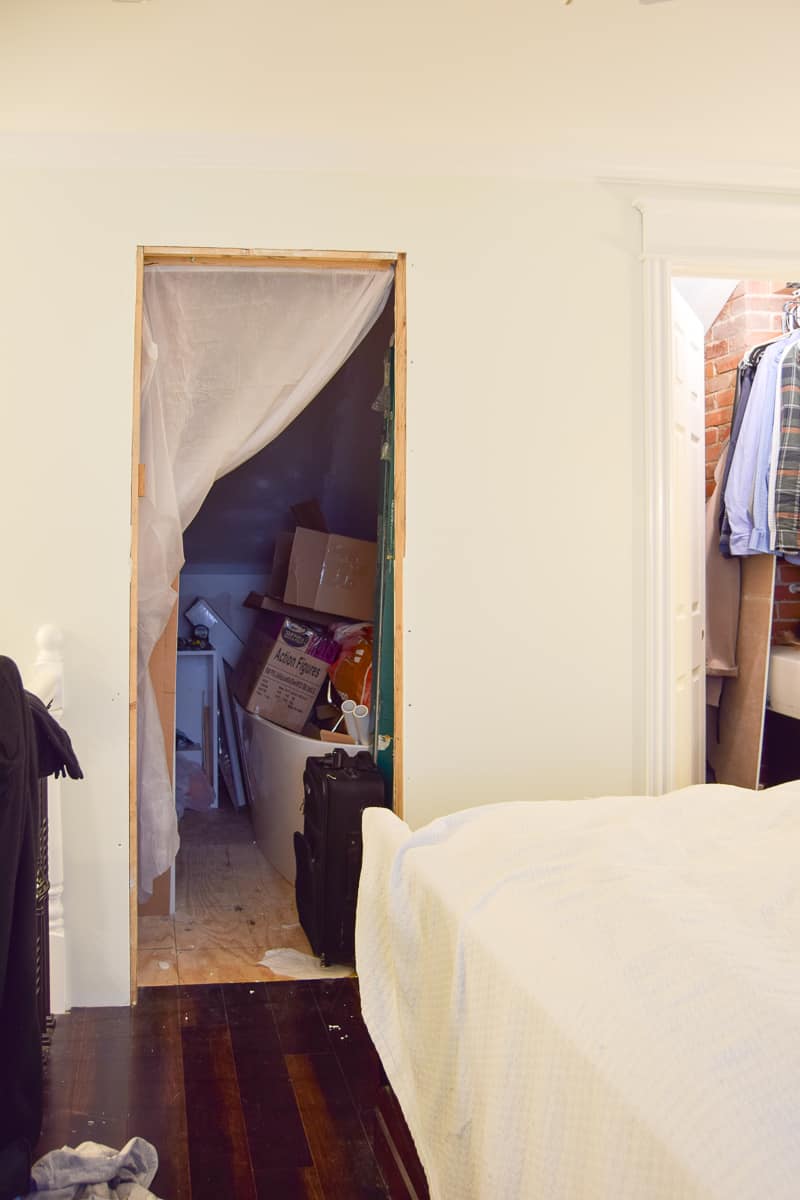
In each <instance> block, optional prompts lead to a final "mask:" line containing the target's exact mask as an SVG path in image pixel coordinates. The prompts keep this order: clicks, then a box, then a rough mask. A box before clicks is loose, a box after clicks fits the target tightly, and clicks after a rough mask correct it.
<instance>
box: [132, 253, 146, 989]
mask: <svg viewBox="0 0 800 1200" xmlns="http://www.w3.org/2000/svg"><path fill="white" fill-rule="evenodd" d="M143 303H144V252H143V250H142V247H141V246H139V247H138V248H137V250H136V298H135V307H134V320H133V435H132V445H131V585H130V587H131V611H130V659H129V663H128V737H129V739H130V741H129V746H128V838H129V842H128V846H129V851H128V888H129V897H128V901H129V913H130V915H129V922H130V951H131V956H130V994H131V1004H135V1003H136V963H137V959H138V951H139V919H138V911H137V909H138V906H137V902H136V901H137V890H138V877H139V838H138V826H137V807H136V783H137V780H136V738H137V697H138V687H137V651H138V634H137V628H138V622H137V617H138V612H139V585H138V568H139V467H140V463H139V441H140V434H141V407H140V405H141V390H142V305H143Z"/></svg>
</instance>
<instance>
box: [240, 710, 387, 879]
mask: <svg viewBox="0 0 800 1200" xmlns="http://www.w3.org/2000/svg"><path fill="white" fill-rule="evenodd" d="M234 706H235V708H236V718H237V720H238V722H239V728H240V729H241V731H242V745H243V747H244V767H245V770H246V772H247V779H248V783H249V785H250V789H249V790H250V796H251V799H252V809H251V816H252V819H253V827H254V829H255V833H256V841H257V842H258V847H259V849H260V851H261V853H262V854H263V855H264V857H265V858H266V859H267V860H268V861H269V862H271V863H272V865H273V867H275V869H276V870H278V871H280V873H281V875H283V876H284V878H285V879H288V880H289V882H290V883H294V873H295V872H294V834H295V831H297V832H298V833H302V831H303V814H302V811H301V808H302V803H303V771H304V770H305V766H306V759H307V758H309V757H310V756H311V755H314V756H315V757H319V756H320V755H323V754H330V752H331V750H334V749H338V748H339V747H338V746H333V745H331V744H329V743H325V742H318V741H317V740H316V739H315V738H307V737H303V736H302V734H299V733H292V732H291V730H289V729H283V728H282V727H281V726H280V725H275V724H273V722H272V721H267V720H265V719H264V717H257V716H255V715H254V714H253V713H249V712H246V711H245V710H244V709H243V708H242V707H241V705H240V704H238V702H237V701H235V700H234ZM341 749H342V750H345V751H346V752H347V753H348V754H356V753H357V751H359V750H368V749H369V747H368V746H342V747H341Z"/></svg>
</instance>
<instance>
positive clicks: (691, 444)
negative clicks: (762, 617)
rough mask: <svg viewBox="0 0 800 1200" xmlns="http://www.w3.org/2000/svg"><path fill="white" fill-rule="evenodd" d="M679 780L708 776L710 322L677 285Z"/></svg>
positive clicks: (675, 687)
mask: <svg viewBox="0 0 800 1200" xmlns="http://www.w3.org/2000/svg"><path fill="white" fill-rule="evenodd" d="M672 455H673V457H672V508H671V512H670V513H669V521H670V544H671V547H672V595H671V597H670V601H671V613H672V736H671V743H672V772H671V774H672V781H671V786H672V787H673V788H678V787H685V786H687V785H688V784H690V783H702V782H703V781H704V780H705V762H706V745H705V733H706V730H705V649H704V639H705V537H704V529H705V523H704V511H705V366H704V353H703V326H702V324H701V321H700V318H699V317H697V316H696V315H695V313H694V312H693V311H692V309H691V308H690V307H689V305H688V304H687V303H686V301H685V300H684V299H683V297H682V296H681V295H680V294H679V292H678V291H677V290H676V289H675V287H673V288H672Z"/></svg>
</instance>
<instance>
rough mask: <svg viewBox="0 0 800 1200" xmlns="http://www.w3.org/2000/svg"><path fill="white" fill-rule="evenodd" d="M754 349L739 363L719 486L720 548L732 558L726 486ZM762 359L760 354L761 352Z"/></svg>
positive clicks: (753, 369) (748, 388) (747, 396)
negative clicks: (729, 429)
mask: <svg viewBox="0 0 800 1200" xmlns="http://www.w3.org/2000/svg"><path fill="white" fill-rule="evenodd" d="M753 353H754V352H753V351H751V353H750V354H748V356H747V358H746V359H745V360H744V361H743V362H740V363H739V369H738V370H737V372H736V391H735V394H734V398H733V417H732V419H731V432H730V440H729V442H728V453H727V456H726V459H725V472H724V474H723V476H722V480H721V482H720V483H719V484H718V487H719V493H720V498H719V510H720V511H719V548H720V550H721V551H722V553H723V554H724V555H725V557H726V558H730V555H731V549H730V538H731V525H730V521H729V520H728V514H727V512H726V511H725V499H724V497H725V488H726V487H727V486H728V475H729V474H730V469H731V462H732V461H733V455H734V452H735V450H736V443H737V441H738V440H739V434H740V432H741V429H742V421H743V420H744V414H745V413H746V412H747V404H748V401H749V399H750V391H751V388H752V386H753V380H754V379H755V376H756V364H755V363H754V362H753V361H752V359H753ZM759 359H760V354H759Z"/></svg>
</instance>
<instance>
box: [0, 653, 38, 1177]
mask: <svg viewBox="0 0 800 1200" xmlns="http://www.w3.org/2000/svg"><path fill="white" fill-rule="evenodd" d="M37 788H38V765H37V757H36V735H35V733H34V728H33V718H32V716H31V711H30V708H29V706H28V702H27V700H26V698H25V692H24V690H23V687H22V680H21V679H20V675H19V671H18V670H17V667H16V665H15V664H14V663H13V662H12V661H11V659H10V658H3V657H0V1200H13V1197H15V1196H19V1195H23V1194H25V1192H26V1191H27V1190H28V1183H29V1178H30V1158H31V1152H32V1150H33V1147H34V1146H35V1144H36V1141H37V1139H38V1137H39V1130H40V1127H41V1121H42V1051H41V1041H40V1030H39V1020H38V1015H37V1007H36V927H35V895H36V857H35V856H36V831H35V830H34V822H33V815H34V811H35V802H36V791H37Z"/></svg>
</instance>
